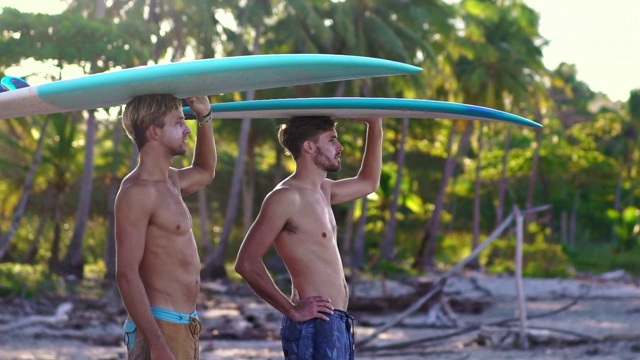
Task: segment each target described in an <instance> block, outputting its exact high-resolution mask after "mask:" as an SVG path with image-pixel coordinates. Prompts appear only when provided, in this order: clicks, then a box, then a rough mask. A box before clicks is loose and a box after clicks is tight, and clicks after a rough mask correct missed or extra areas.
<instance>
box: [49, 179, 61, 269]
mask: <svg viewBox="0 0 640 360" xmlns="http://www.w3.org/2000/svg"><path fill="white" fill-rule="evenodd" d="M54 197H55V201H54V203H55V205H54V207H53V208H54V211H53V240H52V243H51V256H50V257H49V272H51V273H55V272H58V265H59V261H60V237H61V236H62V234H61V232H62V230H61V228H62V210H61V207H62V198H63V196H62V193H61V192H60V191H59V190H55V193H54Z"/></svg>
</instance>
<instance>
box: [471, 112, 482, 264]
mask: <svg viewBox="0 0 640 360" xmlns="http://www.w3.org/2000/svg"><path fill="white" fill-rule="evenodd" d="M479 125H480V131H479V134H478V160H477V163H476V181H475V188H474V195H473V240H472V244H471V247H472V249H473V250H475V249H476V248H477V247H478V245H480V219H481V218H482V214H481V213H480V190H481V186H482V181H481V180H482V178H481V177H480V170H481V169H482V163H481V161H480V160H481V158H482V145H483V143H482V141H483V140H482V133H483V128H484V126H483V124H482V123H479ZM468 266H469V268H471V269H479V268H480V260H478V257H475V258H474V259H473V260H471V261H470V262H469V265H468Z"/></svg>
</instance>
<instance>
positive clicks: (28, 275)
mask: <svg viewBox="0 0 640 360" xmlns="http://www.w3.org/2000/svg"><path fill="white" fill-rule="evenodd" d="M58 283H59V278H58V277H57V276H56V275H54V274H51V273H49V270H48V269H47V267H46V266H45V265H44V264H38V265H25V264H17V263H2V264H0V296H7V295H10V294H19V295H20V296H22V297H33V296H35V295H37V294H38V293H40V292H42V291H50V290H54V289H56V287H57V284H58Z"/></svg>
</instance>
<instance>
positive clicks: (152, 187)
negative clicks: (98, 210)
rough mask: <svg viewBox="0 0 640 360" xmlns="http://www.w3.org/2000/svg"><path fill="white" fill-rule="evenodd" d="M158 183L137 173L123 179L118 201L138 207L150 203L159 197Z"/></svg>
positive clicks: (117, 197)
mask: <svg viewBox="0 0 640 360" xmlns="http://www.w3.org/2000/svg"><path fill="white" fill-rule="evenodd" d="M156 187H157V184H155V183H154V182H152V181H148V180H144V179H142V178H141V177H139V176H138V175H136V174H135V173H132V174H129V175H128V176H127V177H125V178H124V179H123V180H122V183H121V184H120V190H119V191H118V194H117V196H116V203H121V204H126V205H127V206H129V205H134V206H135V207H136V208H138V207H141V206H143V205H145V204H150V203H151V202H152V201H153V200H154V199H155V198H156V197H157V190H156Z"/></svg>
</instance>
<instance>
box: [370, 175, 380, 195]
mask: <svg viewBox="0 0 640 360" xmlns="http://www.w3.org/2000/svg"><path fill="white" fill-rule="evenodd" d="M378 188H380V178H376V179H373V180H371V181H369V182H367V190H368V192H369V194H372V193H374V192H376V191H378Z"/></svg>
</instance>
